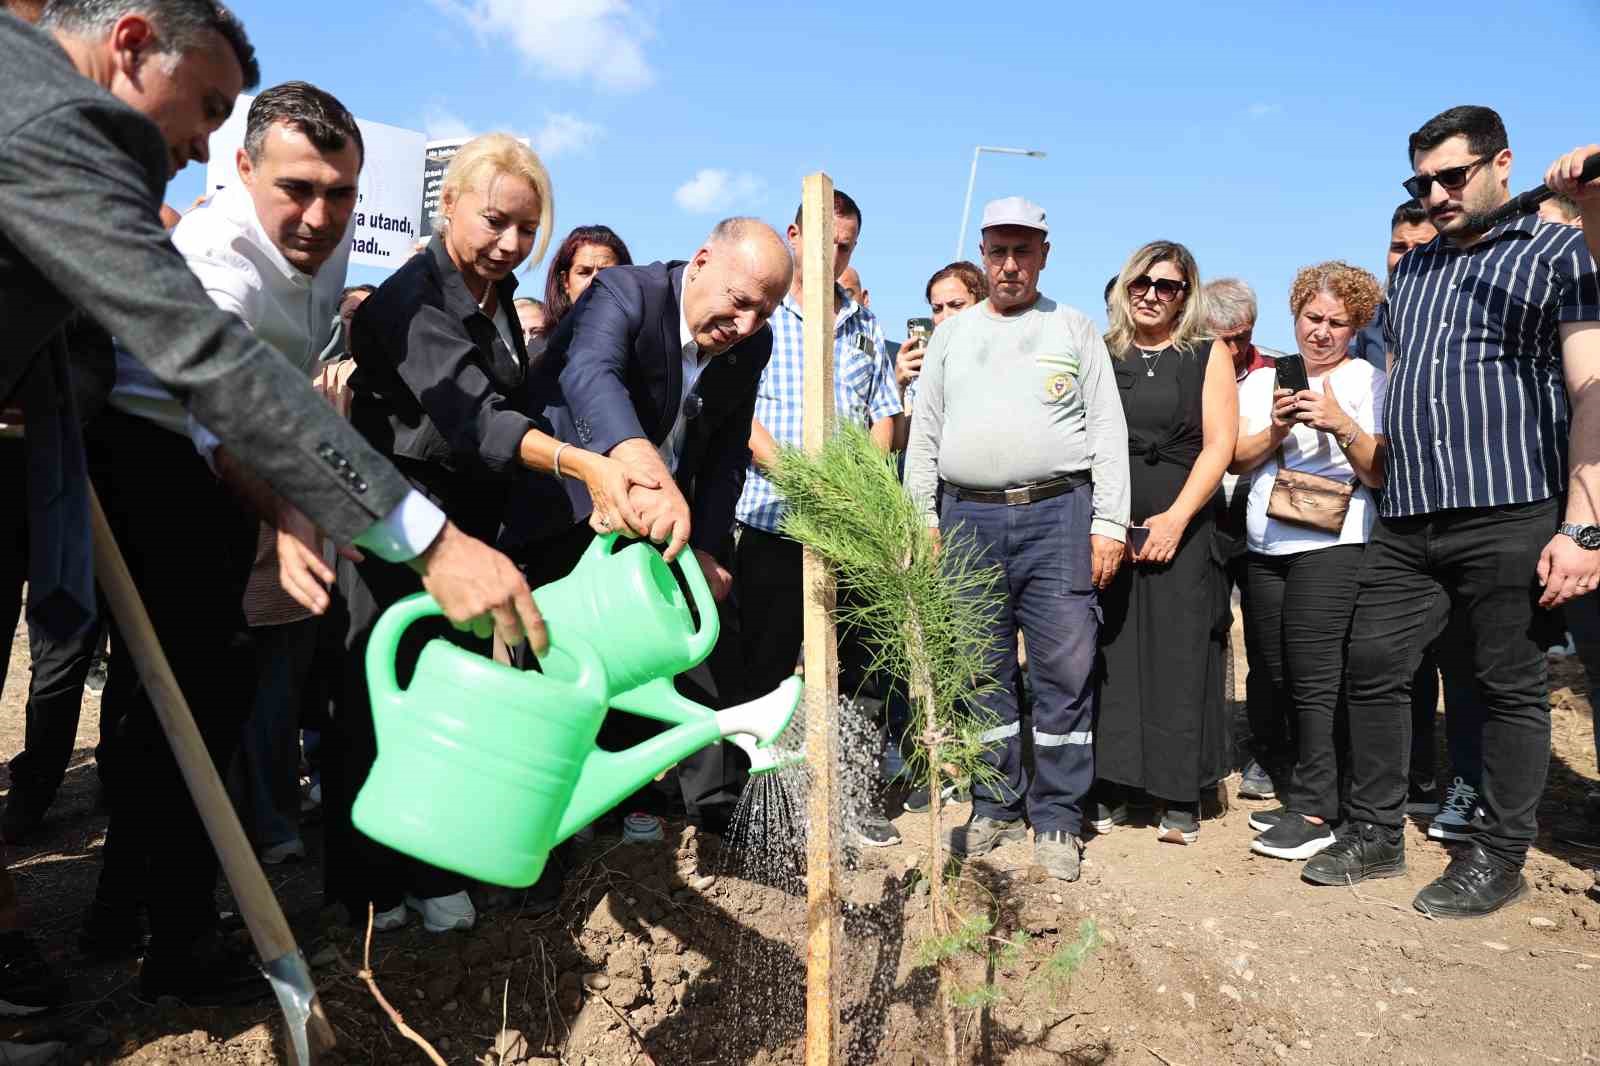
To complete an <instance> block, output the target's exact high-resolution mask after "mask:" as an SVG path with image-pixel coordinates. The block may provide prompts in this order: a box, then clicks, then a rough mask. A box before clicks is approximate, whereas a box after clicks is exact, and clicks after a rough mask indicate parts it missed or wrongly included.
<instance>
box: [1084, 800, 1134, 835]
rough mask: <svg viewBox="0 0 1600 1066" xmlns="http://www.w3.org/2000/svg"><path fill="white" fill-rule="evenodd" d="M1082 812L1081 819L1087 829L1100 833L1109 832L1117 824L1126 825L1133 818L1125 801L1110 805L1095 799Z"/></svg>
mask: <svg viewBox="0 0 1600 1066" xmlns="http://www.w3.org/2000/svg"><path fill="white" fill-rule="evenodd" d="M1083 813H1084V819H1083V820H1084V823H1085V824H1086V825H1087V826H1088V828H1089V831H1090V832H1093V833H1099V834H1102V835H1103V834H1105V833H1109V832H1111V831H1112V830H1113V829H1115V828H1116V827H1117V826H1119V825H1127V824H1128V823H1129V822H1131V821H1132V820H1133V815H1132V813H1131V812H1129V810H1128V805H1127V804H1126V803H1118V804H1117V805H1116V806H1112V805H1110V804H1108V803H1100V802H1099V801H1095V802H1093V803H1090V804H1089V806H1088V809H1087V810H1085V811H1084V812H1083Z"/></svg>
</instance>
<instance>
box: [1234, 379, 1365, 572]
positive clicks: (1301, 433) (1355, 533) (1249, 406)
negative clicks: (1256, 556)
mask: <svg viewBox="0 0 1600 1066" xmlns="http://www.w3.org/2000/svg"><path fill="white" fill-rule="evenodd" d="M1325 380H1331V381H1332V382H1333V391H1334V395H1335V396H1336V397H1337V398H1338V400H1339V406H1340V407H1343V408H1344V411H1345V414H1347V415H1349V416H1350V417H1351V418H1353V419H1355V422H1356V425H1358V426H1360V427H1361V428H1362V429H1363V430H1364V431H1366V432H1367V433H1374V432H1376V430H1377V427H1378V426H1380V425H1382V423H1383V401H1384V394H1385V392H1386V391H1387V389H1388V384H1389V379H1388V377H1387V376H1385V375H1384V373H1383V371H1381V370H1379V369H1378V368H1377V367H1375V366H1373V365H1372V364H1371V363H1369V362H1367V361H1366V360H1365V359H1346V360H1345V361H1344V362H1343V363H1340V364H1339V366H1338V367H1337V368H1335V369H1334V371H1333V373H1331V374H1328V375H1326V376H1325V377H1314V378H1312V379H1311V388H1312V389H1313V390H1315V391H1317V392H1321V391H1322V385H1323V382H1324V381H1325ZM1276 385H1277V371H1275V370H1273V369H1272V368H1271V367H1263V368H1262V369H1260V370H1256V371H1253V372H1252V373H1251V374H1250V376H1249V377H1247V378H1245V379H1244V384H1242V385H1240V386H1239V414H1240V416H1241V417H1242V418H1243V420H1244V432H1246V433H1259V432H1261V431H1262V430H1263V429H1266V428H1267V424H1268V423H1269V422H1270V421H1271V420H1272V392H1273V389H1274V388H1275V387H1276ZM1283 455H1284V459H1285V461H1286V462H1287V463H1288V466H1289V469H1290V470H1298V471H1300V472H1302V473H1306V474H1317V475H1320V476H1322V477H1330V478H1337V479H1340V480H1343V481H1348V480H1350V479H1352V478H1354V477H1355V476H1356V473H1355V470H1354V468H1352V467H1351V465H1350V460H1349V459H1347V458H1346V457H1345V454H1344V449H1343V448H1340V447H1339V442H1338V441H1336V440H1334V439H1333V434H1331V433H1323V432H1321V431H1319V430H1315V429H1312V428H1311V427H1310V426H1304V425H1297V426H1295V427H1294V428H1293V429H1291V430H1290V431H1289V435H1288V436H1287V437H1285V438H1284V440H1283ZM1277 476H1278V457H1277V454H1276V453H1274V454H1272V455H1270V456H1268V457H1267V461H1266V462H1264V463H1262V464H1261V465H1260V466H1258V467H1256V469H1255V470H1254V471H1253V472H1252V473H1251V475H1250V478H1251V481H1250V506H1249V513H1248V515H1247V518H1246V523H1245V524H1246V531H1247V534H1248V537H1249V545H1250V550H1251V551H1253V552H1260V553H1261V554H1263V555H1293V554H1295V553H1296V552H1305V551H1314V550H1316V549H1317V548H1329V547H1332V546H1333V545H1335V544H1365V543H1366V542H1367V539H1368V538H1369V537H1370V536H1371V535H1372V522H1373V519H1374V518H1375V517H1376V515H1377V509H1376V507H1375V506H1374V500H1373V498H1372V490H1371V489H1369V488H1367V487H1366V486H1365V485H1363V486H1361V487H1359V488H1357V489H1356V492H1355V495H1353V496H1352V497H1351V498H1350V510H1349V511H1348V512H1346V514H1345V518H1344V529H1343V530H1341V531H1340V533H1339V535H1338V536H1337V537H1336V536H1334V535H1333V534H1332V533H1324V532H1322V531H1321V530H1316V529H1308V528H1306V527H1305V526H1297V525H1292V524H1290V523H1287V522H1280V521H1278V520H1277V519H1276V518H1268V517H1267V504H1268V502H1269V501H1270V500H1271V498H1272V482H1273V480H1274V479H1275V478H1277Z"/></svg>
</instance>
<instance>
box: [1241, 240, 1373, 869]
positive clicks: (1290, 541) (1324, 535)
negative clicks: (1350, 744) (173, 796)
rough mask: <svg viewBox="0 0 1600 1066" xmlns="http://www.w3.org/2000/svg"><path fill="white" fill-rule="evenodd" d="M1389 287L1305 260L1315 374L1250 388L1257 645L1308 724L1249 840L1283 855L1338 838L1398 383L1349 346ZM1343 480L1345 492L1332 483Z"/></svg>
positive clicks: (1249, 528)
mask: <svg viewBox="0 0 1600 1066" xmlns="http://www.w3.org/2000/svg"><path fill="white" fill-rule="evenodd" d="M1382 298H1383V290H1382V289H1381V288H1380V287H1379V285H1378V279H1376V278H1374V277H1373V276H1372V275H1371V274H1369V273H1367V272H1366V271H1365V270H1362V269H1360V268H1359V267H1353V266H1350V265H1349V264H1347V263H1337V262H1330V263H1319V264H1317V265H1316V266H1311V267H1306V268H1305V269H1304V270H1301V271H1300V273H1299V274H1297V275H1295V279H1294V285H1293V286H1292V287H1291V288H1290V290H1289V310H1290V312H1291V313H1292V314H1293V315H1294V336H1295V341H1296V342H1297V343H1298V345H1299V353H1300V359H1301V360H1303V365H1304V374H1305V381H1303V382H1302V381H1296V380H1292V379H1291V378H1292V376H1297V375H1291V373H1290V372H1291V371H1296V372H1298V370H1299V368H1298V367H1295V366H1294V365H1293V363H1292V361H1291V360H1290V357H1287V356H1280V357H1279V359H1280V365H1282V366H1283V367H1284V370H1283V371H1281V372H1280V371H1279V370H1278V369H1276V368H1273V367H1265V368H1262V369H1260V370H1255V371H1253V372H1251V374H1250V375H1249V377H1247V378H1245V381H1244V384H1243V385H1241V386H1240V388H1239V440H1238V443H1237V444H1236V446H1235V448H1234V460H1233V464H1232V466H1231V467H1230V469H1231V470H1232V471H1233V472H1234V473H1236V474H1241V475H1246V476H1247V479H1248V480H1249V502H1248V504H1247V507H1246V517H1245V528H1246V540H1247V542H1248V545H1249V554H1248V555H1246V557H1245V575H1246V576H1245V580H1246V581H1247V582H1248V585H1249V597H1250V611H1249V613H1248V614H1246V615H1245V619H1244V624H1245V625H1246V626H1247V627H1248V629H1249V632H1250V646H1251V648H1252V650H1253V651H1252V653H1253V654H1259V658H1260V665H1261V666H1262V667H1264V668H1265V669H1266V670H1267V672H1268V673H1269V674H1270V675H1271V676H1272V684H1273V687H1274V688H1277V689H1280V690H1283V691H1285V692H1287V693H1288V695H1289V696H1290V698H1291V699H1292V701H1293V706H1294V708H1295V714H1296V718H1297V721H1298V724H1299V728H1298V730H1296V733H1297V735H1298V746H1299V751H1298V755H1297V758H1296V760H1295V766H1294V773H1293V776H1292V778H1291V781H1290V786H1289V789H1288V795H1287V797H1286V800H1285V803H1284V805H1283V806H1282V807H1280V808H1278V809H1277V810H1274V811H1262V812H1257V813H1255V814H1252V815H1251V816H1250V825H1251V827H1252V828H1255V829H1257V830H1260V831H1261V834H1260V835H1259V836H1257V837H1256V838H1255V840H1254V841H1253V842H1251V844H1250V850H1251V851H1254V852H1257V853H1258V854H1261V855H1270V856H1272V857H1274V858H1278V859H1309V858H1310V857H1311V856H1313V855H1315V854H1316V853H1317V852H1319V851H1321V850H1322V849H1323V848H1325V847H1327V846H1328V845H1329V844H1332V843H1333V840H1334V836H1333V829H1332V825H1333V823H1334V822H1335V821H1336V820H1337V819H1338V816H1339V765H1338V757H1337V753H1338V751H1339V750H1340V749H1341V748H1344V747H1346V745H1344V744H1341V743H1340V742H1339V740H1338V735H1339V733H1340V732H1341V730H1339V729H1338V728H1337V727H1336V724H1335V709H1336V708H1337V707H1338V705H1339V693H1340V689H1341V687H1342V686H1343V684H1344V672H1345V638H1346V637H1347V636H1348V635H1349V629H1350V619H1351V617H1352V616H1353V615H1354V613H1355V606H1356V578H1357V575H1358V574H1359V572H1360V570H1361V558H1362V555H1363V553H1364V552H1365V550H1366V543H1367V540H1368V538H1369V537H1370V536H1371V535H1372V523H1373V521H1374V519H1375V518H1376V516H1377V507H1376V505H1375V503H1374V501H1373V493H1374V492H1375V491H1376V490H1377V489H1379V488H1382V487H1383V452H1382V448H1383V439H1382V438H1381V437H1379V436H1377V435H1376V433H1377V428H1378V427H1379V426H1381V425H1382V424H1383V397H1384V391H1385V389H1386V388H1387V385H1388V379H1387V377H1385V375H1384V373H1383V371H1381V370H1379V369H1377V368H1376V367H1374V366H1373V365H1372V364H1371V363H1369V362H1367V361H1366V360H1365V359H1351V358H1349V354H1348V348H1349V344H1350V340H1351V338H1352V337H1354V336H1355V335H1356V334H1357V333H1358V332H1360V330H1361V327H1363V326H1365V325H1366V324H1367V322H1369V321H1370V320H1371V318H1372V315H1373V313H1374V312H1375V311H1376V310H1377V307H1378V301H1379V300H1381V299H1382ZM1286 379H1291V380H1286ZM1286 384H1288V385H1291V386H1293V385H1297V384H1304V385H1307V386H1308V387H1307V388H1304V389H1296V388H1286V387H1284V386H1285V385H1286ZM1280 470H1287V471H1291V472H1294V473H1296V474H1302V475H1311V476H1313V477H1317V478H1324V479H1328V480H1327V481H1326V482H1311V481H1306V480H1304V479H1300V480H1298V481H1297V483H1296V486H1295V487H1296V489H1297V491H1298V492H1300V493H1305V492H1312V493H1317V494H1318V495H1319V496H1320V498H1321V499H1323V500H1328V501H1334V500H1337V499H1339V498H1340V496H1344V495H1347V496H1348V501H1349V502H1348V504H1346V505H1345V510H1344V514H1343V516H1342V519H1341V516H1339V515H1338V514H1337V510H1338V506H1337V504H1336V503H1334V504H1332V505H1330V506H1327V507H1323V508H1318V509H1317V510H1309V509H1303V508H1301V507H1298V506H1296V505H1294V503H1293V500H1292V498H1290V497H1287V496H1285V493H1286V492H1287V491H1288V487H1287V486H1286V485H1285V484H1283V476H1282V475H1280V473H1279V471H1280ZM1352 486H1354V487H1355V491H1354V492H1353V493H1351V492H1349V491H1348V490H1349V488H1350V487H1352ZM1331 489H1338V490H1340V492H1339V493H1338V494H1336V495H1327V494H1325V491H1324V490H1331ZM1307 498H1310V499H1316V498H1317V497H1307Z"/></svg>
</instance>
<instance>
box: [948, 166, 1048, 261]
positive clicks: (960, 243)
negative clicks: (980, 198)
mask: <svg viewBox="0 0 1600 1066" xmlns="http://www.w3.org/2000/svg"><path fill="white" fill-rule="evenodd" d="M982 152H994V153H995V154H996V155H1025V156H1028V157H1029V158H1031V159H1043V158H1044V153H1043V152H1040V151H1035V150H1033V149H1029V148H995V147H992V146H990V145H987V144H980V145H978V146H977V147H976V148H974V149H973V150H972V173H971V174H969V175H968V176H967V202H966V203H965V204H964V205H962V208H961V236H959V237H957V238H956V258H957V259H960V258H961V252H962V249H964V248H965V247H966V246H967V216H968V215H970V214H971V213H972V187H973V186H974V185H976V184H977V183H978V156H979V154H980V153H982Z"/></svg>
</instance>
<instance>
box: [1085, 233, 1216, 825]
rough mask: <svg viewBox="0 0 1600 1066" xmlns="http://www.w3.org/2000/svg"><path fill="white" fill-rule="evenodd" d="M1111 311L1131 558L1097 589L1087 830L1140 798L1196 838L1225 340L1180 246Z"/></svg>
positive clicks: (1153, 250) (1207, 754) (1208, 695)
mask: <svg viewBox="0 0 1600 1066" xmlns="http://www.w3.org/2000/svg"><path fill="white" fill-rule="evenodd" d="M1109 311H1110V320H1111V328H1110V330H1109V331H1108V332H1107V334H1106V347H1107V348H1108V349H1109V350H1110V352H1111V354H1112V356H1113V358H1114V359H1115V360H1116V367H1115V373H1116V378H1117V385H1118V394H1119V395H1120V396H1121V398H1122V407H1123V413H1124V415H1125V416H1126V418H1127V422H1128V450H1129V458H1130V463H1129V477H1130V482H1131V489H1132V497H1133V499H1132V502H1133V508H1132V517H1133V522H1134V526H1133V528H1130V530H1129V536H1128V551H1129V561H1130V562H1131V564H1132V565H1128V566H1124V567H1122V568H1121V570H1120V571H1119V572H1118V574H1117V576H1116V579H1115V580H1114V581H1113V582H1112V584H1111V586H1110V588H1108V589H1107V590H1106V591H1105V592H1103V593H1102V594H1101V605H1102V608H1103V610H1104V612H1105V622H1104V626H1103V628H1102V629H1101V643H1102V646H1103V650H1104V655H1105V678H1104V681H1103V687H1102V690H1101V695H1100V715H1099V718H1098V720H1097V722H1096V725H1095V776H1096V778H1097V779H1098V785H1097V794H1096V797H1095V801H1094V802H1093V803H1092V804H1091V805H1090V825H1091V826H1092V828H1094V829H1095V830H1096V831H1097V832H1102V833H1104V832H1109V831H1110V830H1111V829H1112V828H1113V827H1114V826H1116V825H1120V824H1125V823H1126V822H1127V821H1128V820H1129V809H1130V806H1132V805H1134V804H1137V803H1140V802H1141V801H1143V800H1144V798H1145V797H1148V799H1149V801H1153V802H1154V803H1155V804H1156V805H1157V806H1158V807H1160V808H1161V812H1162V813H1161V818H1160V823H1159V827H1158V834H1159V837H1160V839H1161V840H1163V841H1166V842H1168V843H1173V844H1191V843H1193V842H1194V841H1195V839H1196V838H1197V837H1198V835H1199V832H1200V820H1199V816H1200V793H1201V790H1202V789H1203V788H1204V787H1206V786H1208V785H1211V784H1213V783H1214V782H1216V781H1219V780H1221V778H1222V777H1223V776H1224V775H1225V774H1226V772H1227V762H1228V743H1227V722H1226V715H1225V712H1224V704H1223V699H1222V680H1223V657H1222V649H1223V639H1224V635H1225V634H1226V632H1227V628H1226V625H1225V624H1223V620H1224V619H1225V617H1226V612H1227V601H1226V596H1225V594H1224V592H1223V584H1222V580H1223V579H1222V571H1221V568H1220V566H1219V564H1218V562H1217V559H1216V556H1215V554H1214V552H1213V548H1212V540H1213V538H1212V530H1213V527H1214V521H1215V512H1216V509H1217V507H1218V505H1219V501H1218V486H1219V485H1220V484H1221V482H1222V475H1223V472H1224V471H1225V470H1227V468H1228V464H1229V463H1230V462H1232V461H1233V446H1234V441H1235V439H1236V437H1237V436H1238V432H1239V402H1238V390H1237V387H1236V385H1235V382H1234V374H1233V360H1232V358H1231V357H1230V355H1229V353H1228V350H1227V348H1226V347H1225V346H1224V345H1222V344H1221V343H1220V342H1215V341H1213V340H1211V339H1210V338H1209V337H1208V336H1207V335H1206V333H1207V328H1206V318H1207V316H1206V308H1205V305H1204V299H1203V297H1202V294H1201V289H1200V271H1199V268H1198V267H1197V266H1196V265H1195V261H1194V256H1192V255H1190V254H1189V250H1188V249H1187V248H1185V247H1184V246H1183V245H1181V244H1175V243H1173V242H1171V241H1153V242H1152V243H1150V244H1147V245H1145V246H1144V247H1142V248H1140V249H1139V250H1138V251H1136V252H1134V253H1133V255H1132V257H1130V258H1129V259H1128V262H1127V263H1126V264H1125V265H1124V266H1123V268H1122V271H1121V272H1120V273H1119V274H1118V275H1117V280H1116V284H1115V285H1114V286H1113V287H1112V289H1111V294H1110V300H1109Z"/></svg>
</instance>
